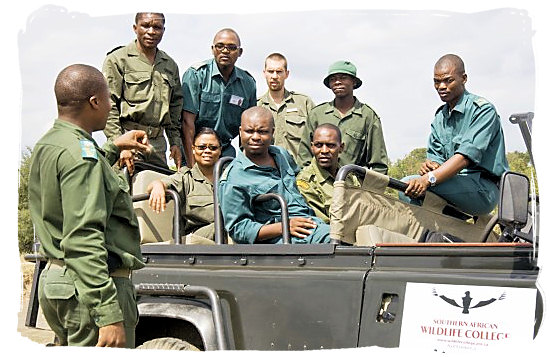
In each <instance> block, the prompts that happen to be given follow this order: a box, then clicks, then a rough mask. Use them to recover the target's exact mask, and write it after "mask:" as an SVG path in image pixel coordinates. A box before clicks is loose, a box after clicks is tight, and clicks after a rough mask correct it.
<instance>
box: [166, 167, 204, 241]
mask: <svg viewBox="0 0 550 357" xmlns="http://www.w3.org/2000/svg"><path fill="white" fill-rule="evenodd" d="M162 182H163V183H164V184H165V185H166V187H167V188H173V189H174V190H176V191H178V193H179V195H180V197H181V198H182V206H183V207H182V209H183V212H182V213H181V216H182V218H183V232H182V234H183V235H187V234H189V233H194V234H196V235H198V236H201V237H204V238H207V239H210V240H214V188H213V185H212V182H210V181H209V180H208V178H206V176H204V174H203V173H202V171H201V170H200V169H199V166H198V165H197V164H196V163H195V165H194V166H193V167H192V168H191V169H190V168H188V167H182V168H181V169H180V170H179V171H178V172H176V173H175V174H173V175H170V176H169V177H167V178H164V179H162Z"/></svg>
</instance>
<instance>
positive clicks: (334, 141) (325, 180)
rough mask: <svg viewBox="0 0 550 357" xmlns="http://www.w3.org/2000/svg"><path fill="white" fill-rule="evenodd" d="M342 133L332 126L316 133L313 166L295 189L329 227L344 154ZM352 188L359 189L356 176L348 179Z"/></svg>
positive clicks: (301, 174) (307, 170)
mask: <svg viewBox="0 0 550 357" xmlns="http://www.w3.org/2000/svg"><path fill="white" fill-rule="evenodd" d="M344 147H345V145H344V143H343V142H342V133H341V132H340V129H338V127H337V126H335V125H333V124H329V123H326V124H321V125H319V126H318V127H317V128H316V129H315V131H314V132H313V140H312V141H311V151H312V152H313V158H312V159H311V163H310V164H309V165H307V166H305V167H304V168H303V169H302V170H301V171H300V173H299V174H298V176H296V185H297V186H298V189H299V190H300V193H301V194H302V196H304V198H305V199H306V201H307V204H308V205H309V206H310V207H311V208H313V211H314V212H315V215H316V216H317V217H319V218H321V219H322V220H323V221H325V223H330V220H329V218H330V215H329V211H330V205H331V204H332V194H333V192H334V180H335V178H336V173H337V172H338V169H340V165H339V164H338V157H339V156H340V154H341V153H342V151H344ZM348 179H349V181H350V182H349V183H350V184H351V185H354V186H357V187H359V186H360V183H359V181H358V179H357V177H355V176H354V175H351V174H350V175H348Z"/></svg>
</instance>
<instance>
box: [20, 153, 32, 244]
mask: <svg viewBox="0 0 550 357" xmlns="http://www.w3.org/2000/svg"><path fill="white" fill-rule="evenodd" d="M30 158H31V149H30V148H28V147H27V150H26V152H24V153H23V155H22V158H21V164H20V166H19V189H18V190H19V202H18V207H17V209H18V231H17V235H18V240H19V252H20V253H31V252H32V245H33V243H34V229H33V226H32V221H31V215H30V211H29V194H28V192H29V173H30V164H31V160H30Z"/></svg>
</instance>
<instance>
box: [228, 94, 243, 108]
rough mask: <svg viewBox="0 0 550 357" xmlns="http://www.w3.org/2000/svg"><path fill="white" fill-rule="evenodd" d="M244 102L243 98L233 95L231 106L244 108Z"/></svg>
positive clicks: (230, 101) (230, 99)
mask: <svg viewBox="0 0 550 357" xmlns="http://www.w3.org/2000/svg"><path fill="white" fill-rule="evenodd" d="M243 102H244V98H243V97H239V96H238V95H235V94H232V95H231V98H229V104H233V105H238V106H239V107H242V105H243Z"/></svg>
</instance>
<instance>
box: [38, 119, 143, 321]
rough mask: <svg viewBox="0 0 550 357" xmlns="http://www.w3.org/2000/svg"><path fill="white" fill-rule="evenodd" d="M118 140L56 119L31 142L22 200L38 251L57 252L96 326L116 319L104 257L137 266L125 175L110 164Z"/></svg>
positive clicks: (118, 313)
mask: <svg viewBox="0 0 550 357" xmlns="http://www.w3.org/2000/svg"><path fill="white" fill-rule="evenodd" d="M118 155H119V151H118V148H117V147H116V146H115V145H114V144H113V143H112V142H111V141H110V140H109V141H107V143H106V144H105V146H104V150H103V149H100V148H99V147H98V146H97V144H96V142H95V141H94V139H93V138H92V136H91V135H90V134H88V133H87V132H86V131H84V130H83V129H81V128H80V127H78V126H76V125H74V124H71V123H69V122H67V121H64V120H56V121H55V123H54V125H53V128H52V129H50V130H49V131H48V132H47V133H46V134H45V135H44V136H43V137H42V138H41V139H40V140H39V141H38V143H37V144H36V146H35V147H34V149H33V153H32V158H31V167H30V176H29V206H30V213H31V218H32V221H33V223H34V226H35V229H36V233H37V235H38V237H39V238H40V251H41V253H42V254H43V255H45V256H46V257H47V258H48V259H60V260H63V261H64V263H65V266H66V268H67V272H68V273H69V275H70V277H71V278H72V280H73V281H74V286H75V288H76V291H77V293H78V300H79V301H81V302H82V303H83V304H84V305H85V306H86V307H87V308H88V310H89V311H90V314H91V316H92V318H93V319H94V321H95V322H96V324H97V326H99V327H102V326H105V325H110V324H112V323H115V322H118V321H122V320H123V317H122V311H121V309H120V306H119V303H118V300H117V290H116V288H115V284H114V282H113V279H112V278H111V277H110V276H109V269H108V265H107V257H108V255H109V256H116V257H118V260H120V263H121V266H120V267H122V268H128V269H139V268H142V267H143V266H144V264H143V261H142V256H141V251H140V246H139V244H140V237H139V227H138V222H137V217H136V215H135V213H134V209H133V205H132V198H131V197H130V194H129V193H128V192H129V185H128V182H127V181H126V179H125V178H124V177H122V175H118V174H117V173H115V171H114V170H113V169H112V168H111V165H112V164H113V163H114V161H116V159H117V158H118Z"/></svg>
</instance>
